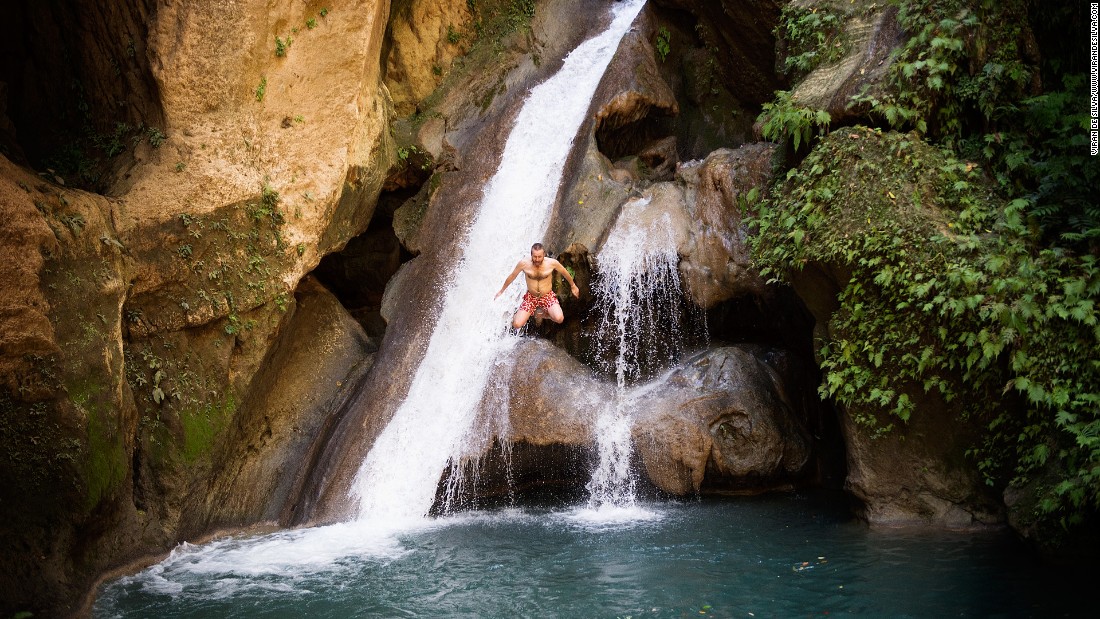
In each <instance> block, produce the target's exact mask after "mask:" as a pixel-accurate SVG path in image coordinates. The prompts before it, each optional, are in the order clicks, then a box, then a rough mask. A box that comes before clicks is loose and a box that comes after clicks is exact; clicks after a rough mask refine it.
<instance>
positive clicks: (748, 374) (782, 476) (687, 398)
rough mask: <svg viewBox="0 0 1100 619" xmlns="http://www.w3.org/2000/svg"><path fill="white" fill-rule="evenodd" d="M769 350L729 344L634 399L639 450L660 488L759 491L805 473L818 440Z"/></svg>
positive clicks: (693, 359) (696, 358) (686, 364)
mask: <svg viewBox="0 0 1100 619" xmlns="http://www.w3.org/2000/svg"><path fill="white" fill-rule="evenodd" d="M763 353H764V351H762V350H753V349H751V348H748V347H738V346H726V347H722V348H717V349H713V350H709V351H706V352H703V353H700V354H697V355H695V356H694V357H691V358H690V359H687V360H685V361H684V362H683V363H681V364H680V365H679V366H678V367H677V368H676V369H674V370H673V371H672V372H670V373H669V374H667V375H666V376H665V377H664V378H662V379H661V380H660V381H658V382H656V383H655V384H653V385H651V386H647V387H645V388H643V389H642V390H641V392H640V393H639V394H638V395H637V396H635V398H633V399H632V403H633V404H634V405H635V406H637V411H636V413H635V415H636V417H635V421H634V431H633V435H634V442H635V445H636V449H637V451H638V453H639V455H640V456H641V460H642V463H643V464H644V466H645V470H646V473H647V474H648V476H649V478H650V479H651V480H652V481H653V483H654V484H655V485H656V486H657V487H658V488H661V489H662V490H664V491H666V492H669V493H671V494H677V495H683V494H689V493H693V492H699V491H700V490H701V489H705V488H704V485H705V486H708V487H712V488H722V489H726V488H734V489H754V490H759V489H766V488H769V487H773V486H776V485H782V484H786V483H789V482H791V481H792V480H796V479H798V478H799V476H800V475H801V474H802V473H803V471H804V469H805V468H806V466H807V464H808V463H809V461H810V453H811V446H810V445H811V443H810V437H809V434H808V432H807V430H806V427H805V423H804V420H803V419H802V418H801V417H800V415H799V412H800V411H797V410H796V409H795V407H794V406H792V404H791V402H792V398H794V397H795V394H793V393H791V392H790V391H791V386H788V385H786V384H784V381H783V380H782V378H781V375H780V373H779V372H777V371H776V370H775V369H773V368H772V367H771V366H770V365H769V364H768V363H767V362H765V361H764V359H765V358H766V355H765V354H763Z"/></svg>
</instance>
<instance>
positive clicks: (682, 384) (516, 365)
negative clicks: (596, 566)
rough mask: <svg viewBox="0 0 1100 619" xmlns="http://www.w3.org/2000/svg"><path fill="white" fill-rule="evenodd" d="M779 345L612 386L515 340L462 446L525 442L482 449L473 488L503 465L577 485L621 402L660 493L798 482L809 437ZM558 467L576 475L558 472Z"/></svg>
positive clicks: (698, 359) (704, 359) (540, 343)
mask: <svg viewBox="0 0 1100 619" xmlns="http://www.w3.org/2000/svg"><path fill="white" fill-rule="evenodd" d="M783 355H784V353H781V352H779V351H774V350H768V349H764V348H760V347H752V346H740V347H738V346H726V347H720V348H715V349H712V350H708V351H705V352H702V353H699V354H697V355H695V356H693V357H691V358H689V359H687V360H685V361H683V362H682V363H681V364H679V365H678V366H677V367H676V368H674V369H673V370H672V371H670V372H669V373H667V374H666V375H665V376H664V377H662V378H661V379H658V380H655V381H653V382H651V383H647V384H644V385H639V386H637V387H633V388H630V389H628V390H626V391H625V392H619V391H618V390H617V388H616V387H615V385H614V384H613V383H611V382H609V381H607V380H602V379H597V378H595V377H593V376H592V374H591V371H590V370H588V368H586V367H585V366H584V365H583V364H581V363H580V362H578V361H576V360H575V359H573V358H572V357H570V356H569V355H568V354H567V353H565V352H564V351H562V350H561V349H559V348H557V347H555V346H553V345H552V344H550V343H549V342H547V341H545V340H541V339H526V340H524V341H522V342H519V343H518V344H517V346H516V347H515V349H514V353H513V356H512V358H511V359H508V360H506V361H504V362H503V363H501V364H500V366H499V367H500V370H499V371H498V373H497V375H496V376H495V377H494V379H493V384H495V385H497V387H498V390H497V391H498V392H499V394H501V396H500V397H499V398H498V399H497V400H496V401H495V405H487V406H486V407H485V410H486V411H487V412H486V419H484V420H483V422H482V423H480V424H479V426H480V427H483V428H485V429H486V432H485V433H484V436H483V437H482V441H481V442H480V443H479V444H478V445H475V446H474V448H473V449H472V451H471V453H470V454H469V456H470V457H474V458H476V457H478V456H481V455H486V456H491V455H493V454H492V451H493V449H494V446H496V445H507V446H510V447H514V446H522V447H521V448H520V450H519V452H515V451H512V453H520V454H522V457H521V458H518V459H517V460H515V461H514V462H512V463H511V465H510V466H498V465H495V464H493V462H492V459H491V458H490V461H489V463H488V467H487V470H486V471H483V472H482V474H481V476H480V479H479V480H478V484H480V485H479V488H480V489H481V490H482V491H488V489H493V488H499V487H500V486H501V485H503V484H502V482H501V480H494V479H492V478H491V475H492V474H498V475H499V474H504V473H505V472H507V473H508V474H514V475H519V476H522V477H524V478H526V479H528V480H532V479H533V478H535V477H538V478H539V483H550V482H552V483H555V484H562V483H572V484H574V485H575V486H580V485H583V484H584V483H585V482H586V481H587V476H588V474H589V473H590V471H589V470H588V469H587V467H583V466H581V467H578V466H577V463H576V462H575V461H571V459H573V460H575V459H576V458H577V457H578V454H580V455H584V456H585V457H587V458H589V459H591V456H592V454H594V450H595V445H596V442H597V441H596V437H595V435H594V432H595V431H596V430H595V428H596V427H597V424H596V420H597V418H598V417H599V416H600V415H601V414H609V413H610V412H611V410H610V408H609V407H615V406H620V405H621V406H624V407H625V408H626V410H627V411H628V413H627V414H628V415H629V416H630V418H631V419H632V431H631V434H632V437H633V442H634V449H635V453H636V455H637V462H638V463H640V465H641V470H640V472H641V473H642V474H644V475H645V477H646V478H647V479H648V480H649V481H650V482H651V483H652V484H653V485H654V486H656V487H657V488H658V489H660V490H661V491H663V492H667V493H669V494H673V495H677V496H683V495H691V494H696V493H699V492H707V491H711V490H714V491H725V490H729V489H737V490H743V491H759V490H766V489H769V488H774V487H778V486H784V485H787V484H790V483H791V482H793V481H797V480H799V479H800V477H801V476H802V474H803V473H804V472H805V470H806V467H807V464H808V463H809V461H810V452H811V448H810V438H809V435H808V432H807V430H806V428H805V423H804V421H803V419H802V417H801V411H800V410H798V407H797V406H796V405H793V404H792V402H796V401H798V400H799V396H798V394H795V393H793V391H794V390H795V389H797V386H792V385H789V384H788V382H789V381H788V378H789V377H788V376H787V374H788V373H787V372H786V371H785V370H784V369H783V367H782V363H783V361H782V357H783ZM497 410H503V411H504V413H503V414H498V413H495V412H494V411H497ZM532 446H534V447H539V448H542V449H541V451H538V450H532V449H530V448H531V447H532ZM504 451H505V453H508V452H509V451H510V450H509V449H505V450H504ZM536 455H537V456H538V458H536V457H535V456H536ZM552 456H553V457H554V459H553V460H550V457H552ZM566 472H569V473H570V474H571V475H572V477H571V478H565V479H563V473H566ZM529 483H534V481H533V480H532V481H529ZM498 491H499V490H498Z"/></svg>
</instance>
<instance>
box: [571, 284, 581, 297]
mask: <svg viewBox="0 0 1100 619" xmlns="http://www.w3.org/2000/svg"><path fill="white" fill-rule="evenodd" d="M570 291H571V292H572V293H573V296H574V297H576V298H578V299H579V298H581V289H580V288H577V285H576V284H573V285H572V286H570Z"/></svg>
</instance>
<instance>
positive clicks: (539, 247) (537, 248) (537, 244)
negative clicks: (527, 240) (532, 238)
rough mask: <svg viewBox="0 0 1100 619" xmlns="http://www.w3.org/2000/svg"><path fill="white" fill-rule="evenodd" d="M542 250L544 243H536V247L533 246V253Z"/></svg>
mask: <svg viewBox="0 0 1100 619" xmlns="http://www.w3.org/2000/svg"><path fill="white" fill-rule="evenodd" d="M540 249H542V243H535V244H534V245H532V246H531V251H538V250H540ZM543 251H545V250H543Z"/></svg>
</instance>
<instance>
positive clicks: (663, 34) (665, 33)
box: [653, 26, 672, 62]
mask: <svg viewBox="0 0 1100 619" xmlns="http://www.w3.org/2000/svg"><path fill="white" fill-rule="evenodd" d="M671 40H672V32H670V31H669V29H668V28H665V27H664V26H661V27H660V29H658V30H657V39H656V40H655V41H654V44H653V47H654V49H655V50H656V51H657V57H658V58H660V59H661V62H664V61H665V58H668V53H669V52H671V51H672V47H671V46H670V44H669V42H670V41H671Z"/></svg>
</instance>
